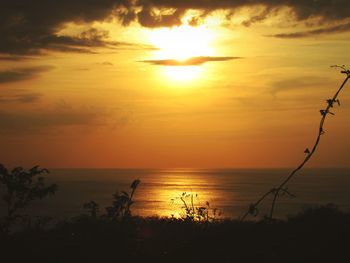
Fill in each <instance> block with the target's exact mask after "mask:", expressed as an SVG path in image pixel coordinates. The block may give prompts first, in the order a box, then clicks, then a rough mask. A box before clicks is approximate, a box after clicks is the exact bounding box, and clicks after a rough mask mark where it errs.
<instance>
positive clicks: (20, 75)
mask: <svg viewBox="0 0 350 263" xmlns="http://www.w3.org/2000/svg"><path fill="white" fill-rule="evenodd" d="M53 68H54V67H53V66H36V67H28V68H18V69H11V70H6V71H0V85H1V84H4V83H9V82H15V81H22V80H28V79H32V78H35V77H37V76H38V75H39V74H40V73H43V72H47V71H49V70H52V69H53Z"/></svg>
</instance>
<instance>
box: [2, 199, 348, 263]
mask: <svg viewBox="0 0 350 263" xmlns="http://www.w3.org/2000/svg"><path fill="white" fill-rule="evenodd" d="M0 254H1V255H0V262H4V263H5V262H350V214H349V213H344V212H341V211H339V210H338V209H336V208H335V207H333V206H325V207H321V208H317V209H309V210H305V211H304V212H302V213H300V214H299V215H297V216H294V217H292V218H289V219H288V220H285V221H275V222H267V221H259V222H239V221H233V220H228V221H217V222H212V223H206V222H202V223H198V222H192V221H186V220H175V219H159V218H138V217H132V218H129V219H128V220H124V221H123V222H112V221H108V220H105V219H98V218H93V217H88V216H81V217H78V218H75V219H71V220H69V221H66V222H61V223H59V224H57V225H55V226H54V227H51V228H49V229H46V230H44V229H40V228H34V227H31V228H29V229H26V230H22V231H19V232H17V233H13V234H11V235H2V236H1V237H0Z"/></svg>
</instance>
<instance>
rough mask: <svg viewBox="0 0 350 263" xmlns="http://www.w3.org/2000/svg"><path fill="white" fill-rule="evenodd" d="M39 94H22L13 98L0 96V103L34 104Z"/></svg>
mask: <svg viewBox="0 0 350 263" xmlns="http://www.w3.org/2000/svg"><path fill="white" fill-rule="evenodd" d="M41 97H42V94H40V93H24V94H16V95H13V96H1V97H0V103H34V102H37V101H38V100H40V98H41Z"/></svg>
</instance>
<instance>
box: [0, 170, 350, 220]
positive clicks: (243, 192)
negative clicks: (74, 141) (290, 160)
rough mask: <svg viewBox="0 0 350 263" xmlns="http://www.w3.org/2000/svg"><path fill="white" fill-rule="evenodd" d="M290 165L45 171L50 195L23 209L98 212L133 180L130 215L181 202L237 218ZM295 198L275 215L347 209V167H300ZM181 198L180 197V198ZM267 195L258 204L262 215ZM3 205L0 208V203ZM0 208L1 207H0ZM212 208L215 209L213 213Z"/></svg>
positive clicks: (283, 200) (170, 209) (166, 209)
mask: <svg viewBox="0 0 350 263" xmlns="http://www.w3.org/2000/svg"><path fill="white" fill-rule="evenodd" d="M291 171H292V169H50V173H49V174H48V175H47V176H45V177H46V182H47V183H48V184H49V183H55V184H57V185H58V191H57V192H56V194H55V195H54V196H51V197H47V198H46V199H43V200H40V201H34V202H33V203H32V204H31V205H30V206H29V207H28V208H27V209H26V210H27V211H26V212H28V213H29V214H31V215H34V216H50V217H54V218H59V219H64V218H72V217H75V216H78V215H81V214H84V213H86V212H87V211H85V210H84V208H83V205H84V203H86V202H89V201H92V200H93V201H95V202H97V203H98V204H99V207H100V208H99V213H100V214H104V213H105V208H106V207H108V206H110V205H111V204H112V202H113V195H114V193H116V192H120V191H125V192H128V193H130V191H131V188H130V185H131V183H132V182H133V180H135V179H139V180H140V181H141V183H140V184H139V186H138V187H137V189H136V191H135V193H134V204H133V205H132V207H131V212H132V214H133V215H139V216H146V217H147V216H157V217H181V216H184V201H185V202H186V203H187V204H188V205H192V202H193V206H194V207H201V206H204V207H206V206H208V205H209V211H210V213H212V216H215V217H216V218H232V219H238V218H240V217H241V216H242V215H243V214H244V213H245V212H246V211H247V209H248V207H249V205H250V204H251V203H254V202H255V201H257V200H258V199H259V198H260V197H261V196H262V195H263V194H264V193H265V192H266V191H268V190H269V189H271V188H273V187H276V186H278V185H279V184H280V183H281V182H282V181H283V180H284V179H285V178H286V177H287V176H288V175H289V174H290V172H291ZM287 187H288V191H289V192H290V193H292V194H293V195H294V196H295V197H291V196H288V195H284V196H281V197H279V198H278V201H277V204H276V210H275V215H276V216H277V217H279V218H287V217H289V216H293V215H296V214H297V213H299V212H301V211H302V210H303V209H307V208H310V207H317V206H320V205H326V204H335V205H337V206H338V207H339V208H340V209H342V210H344V211H350V168H346V169H345V168H344V169H339V168H332V169H304V170H302V171H300V172H299V173H297V174H296V175H295V177H294V178H293V179H292V180H291V181H290V183H289V184H288V185H287ZM181 199H182V200H181ZM271 201H272V199H271V198H267V199H266V200H265V201H264V202H262V205H261V206H260V207H259V214H258V216H260V217H263V216H265V215H267V214H268V211H269V207H270V205H271ZM2 207H3V208H4V207H5V206H2ZM1 210H3V209H1ZM214 212H215V213H214Z"/></svg>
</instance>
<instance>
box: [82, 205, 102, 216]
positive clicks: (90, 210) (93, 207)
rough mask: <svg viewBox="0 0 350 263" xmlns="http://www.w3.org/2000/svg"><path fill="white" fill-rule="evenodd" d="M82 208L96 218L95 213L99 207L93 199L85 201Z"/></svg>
mask: <svg viewBox="0 0 350 263" xmlns="http://www.w3.org/2000/svg"><path fill="white" fill-rule="evenodd" d="M83 208H84V209H86V210H87V211H88V213H89V216H90V217H92V218H97V214H98V211H99V208H100V206H99V204H98V203H96V202H95V201H90V202H88V203H85V204H84V206H83Z"/></svg>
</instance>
